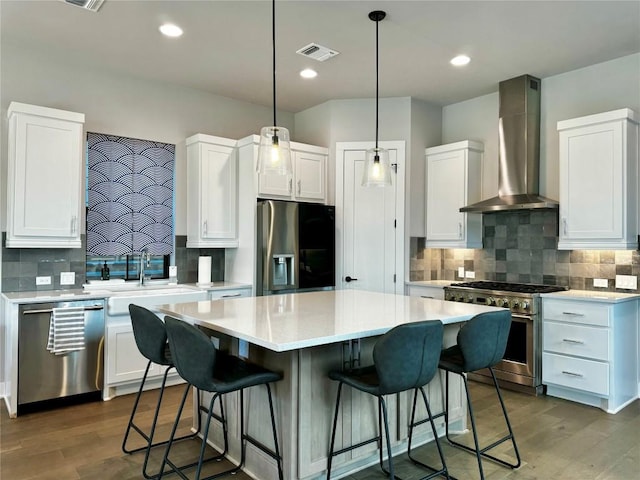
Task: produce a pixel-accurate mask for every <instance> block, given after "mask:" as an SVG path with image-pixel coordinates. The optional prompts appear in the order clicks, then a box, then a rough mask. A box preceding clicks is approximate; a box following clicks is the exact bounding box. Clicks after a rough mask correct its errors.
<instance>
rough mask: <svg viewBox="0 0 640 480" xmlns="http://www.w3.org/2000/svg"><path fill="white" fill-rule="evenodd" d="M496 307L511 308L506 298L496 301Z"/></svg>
mask: <svg viewBox="0 0 640 480" xmlns="http://www.w3.org/2000/svg"><path fill="white" fill-rule="evenodd" d="M496 305H497V306H498V307H504V306H509V301H508V300H507V299H506V298H499V299H498V300H496Z"/></svg>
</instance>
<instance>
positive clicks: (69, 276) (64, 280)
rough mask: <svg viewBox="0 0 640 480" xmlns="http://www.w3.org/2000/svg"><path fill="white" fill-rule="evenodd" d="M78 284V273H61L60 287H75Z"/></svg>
mask: <svg viewBox="0 0 640 480" xmlns="http://www.w3.org/2000/svg"><path fill="white" fill-rule="evenodd" d="M75 283H76V272H60V285H73V284H75Z"/></svg>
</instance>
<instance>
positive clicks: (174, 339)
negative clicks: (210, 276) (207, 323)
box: [158, 317, 284, 480]
mask: <svg viewBox="0 0 640 480" xmlns="http://www.w3.org/2000/svg"><path fill="white" fill-rule="evenodd" d="M165 325H166V326H167V336H168V338H169V345H170V346H171V352H172V354H173V361H174V363H175V366H176V369H177V370H178V373H179V374H180V376H181V377H182V378H184V379H185V380H186V381H187V382H189V383H190V384H191V385H193V386H195V387H197V388H199V389H200V390H203V391H206V392H211V393H213V394H214V395H213V396H212V397H211V404H210V406H209V410H208V411H209V414H208V415H207V420H206V422H205V427H204V432H203V434H202V445H201V448H200V456H199V457H198V460H197V462H196V463H195V465H196V473H195V480H201V479H200V474H201V471H202V464H203V463H204V462H206V461H208V460H211V459H208V460H205V459H204V454H205V450H206V446H207V437H208V435H209V427H210V425H211V417H212V414H213V406H214V403H215V401H216V399H219V401H220V405H221V406H222V395H224V394H226V393H232V392H237V391H239V392H240V439H241V440H240V441H241V446H240V448H241V454H240V464H239V465H237V466H235V467H233V468H231V469H229V470H225V471H224V472H219V473H216V474H214V475H211V476H208V477H206V478H205V479H202V480H211V479H213V478H218V477H221V476H223V475H227V474H234V473H236V472H238V471H239V470H240V469H241V468H242V466H243V465H244V461H245V456H246V442H250V443H251V444H253V445H254V446H256V447H257V448H259V449H260V450H261V451H263V452H264V453H266V454H267V455H269V456H270V457H271V458H273V459H275V460H276V463H277V466H278V476H279V478H280V480H282V479H283V478H284V476H283V472H282V456H281V455H280V448H279V446H278V436H277V433H276V421H275V415H274V413H273V399H272V397H271V387H270V385H269V384H270V383H273V382H277V381H279V380H281V379H282V375H281V374H280V373H276V372H272V371H270V370H267V369H266V368H263V367H261V366H259V365H255V364H253V363H249V362H246V361H244V360H242V359H240V358H238V357H235V356H232V355H227V354H225V353H224V352H221V351H218V349H216V348H215V346H214V345H213V344H212V343H211V341H210V340H209V337H207V335H205V333H204V332H202V331H201V330H199V329H198V328H197V327H195V326H193V325H190V324H188V323H185V322H183V321H180V320H177V319H175V318H171V317H165ZM257 385H265V386H266V387H267V394H268V398H269V411H270V414H271V427H272V430H273V442H274V445H275V447H274V449H275V451H274V450H271V449H270V448H268V447H266V446H265V445H263V444H262V443H260V442H259V441H258V440H256V439H254V438H253V437H251V436H250V435H249V434H248V433H245V425H244V389H245V388H249V387H254V386H257ZM186 398H187V392H186V391H185V394H184V396H183V397H182V403H181V404H180V408H179V410H178V414H177V416H176V422H175V423H174V425H173V430H172V432H171V437H170V439H169V443H168V444H167V449H166V451H165V454H164V459H163V461H162V467H161V469H160V475H159V477H158V478H162V477H163V476H164V474H165V465H169V466H170V467H171V470H170V471H169V472H168V473H171V472H175V473H177V474H178V476H180V477H181V478H182V479H184V480H189V478H188V477H187V476H186V475H185V474H184V473H183V470H184V469H185V468H187V467H179V466H176V465H175V464H174V463H173V462H172V461H171V460H170V459H169V453H170V451H171V446H172V445H173V442H174V441H175V440H174V435H175V431H176V429H177V427H178V421H179V420H180V415H181V413H182V410H183V408H184V404H185V400H186ZM225 430H226V424H225ZM214 458H217V457H214ZM191 466H193V465H191Z"/></svg>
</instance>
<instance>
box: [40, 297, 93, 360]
mask: <svg viewBox="0 0 640 480" xmlns="http://www.w3.org/2000/svg"><path fill="white" fill-rule="evenodd" d="M47 350H49V352H51V353H54V354H56V355H64V354H65V353H68V352H73V351H76V350H84V307H62V308H54V309H53V311H52V312H51V320H50V321H49V340H48V341H47Z"/></svg>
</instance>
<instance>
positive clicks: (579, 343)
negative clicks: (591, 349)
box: [562, 338, 584, 345]
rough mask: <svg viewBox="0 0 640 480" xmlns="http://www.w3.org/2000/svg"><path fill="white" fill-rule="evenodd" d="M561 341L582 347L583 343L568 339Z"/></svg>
mask: <svg viewBox="0 0 640 480" xmlns="http://www.w3.org/2000/svg"><path fill="white" fill-rule="evenodd" d="M562 341H563V342H565V343H571V344H574V345H584V342H583V341H582V340H571V339H570V338H563V339H562Z"/></svg>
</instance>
